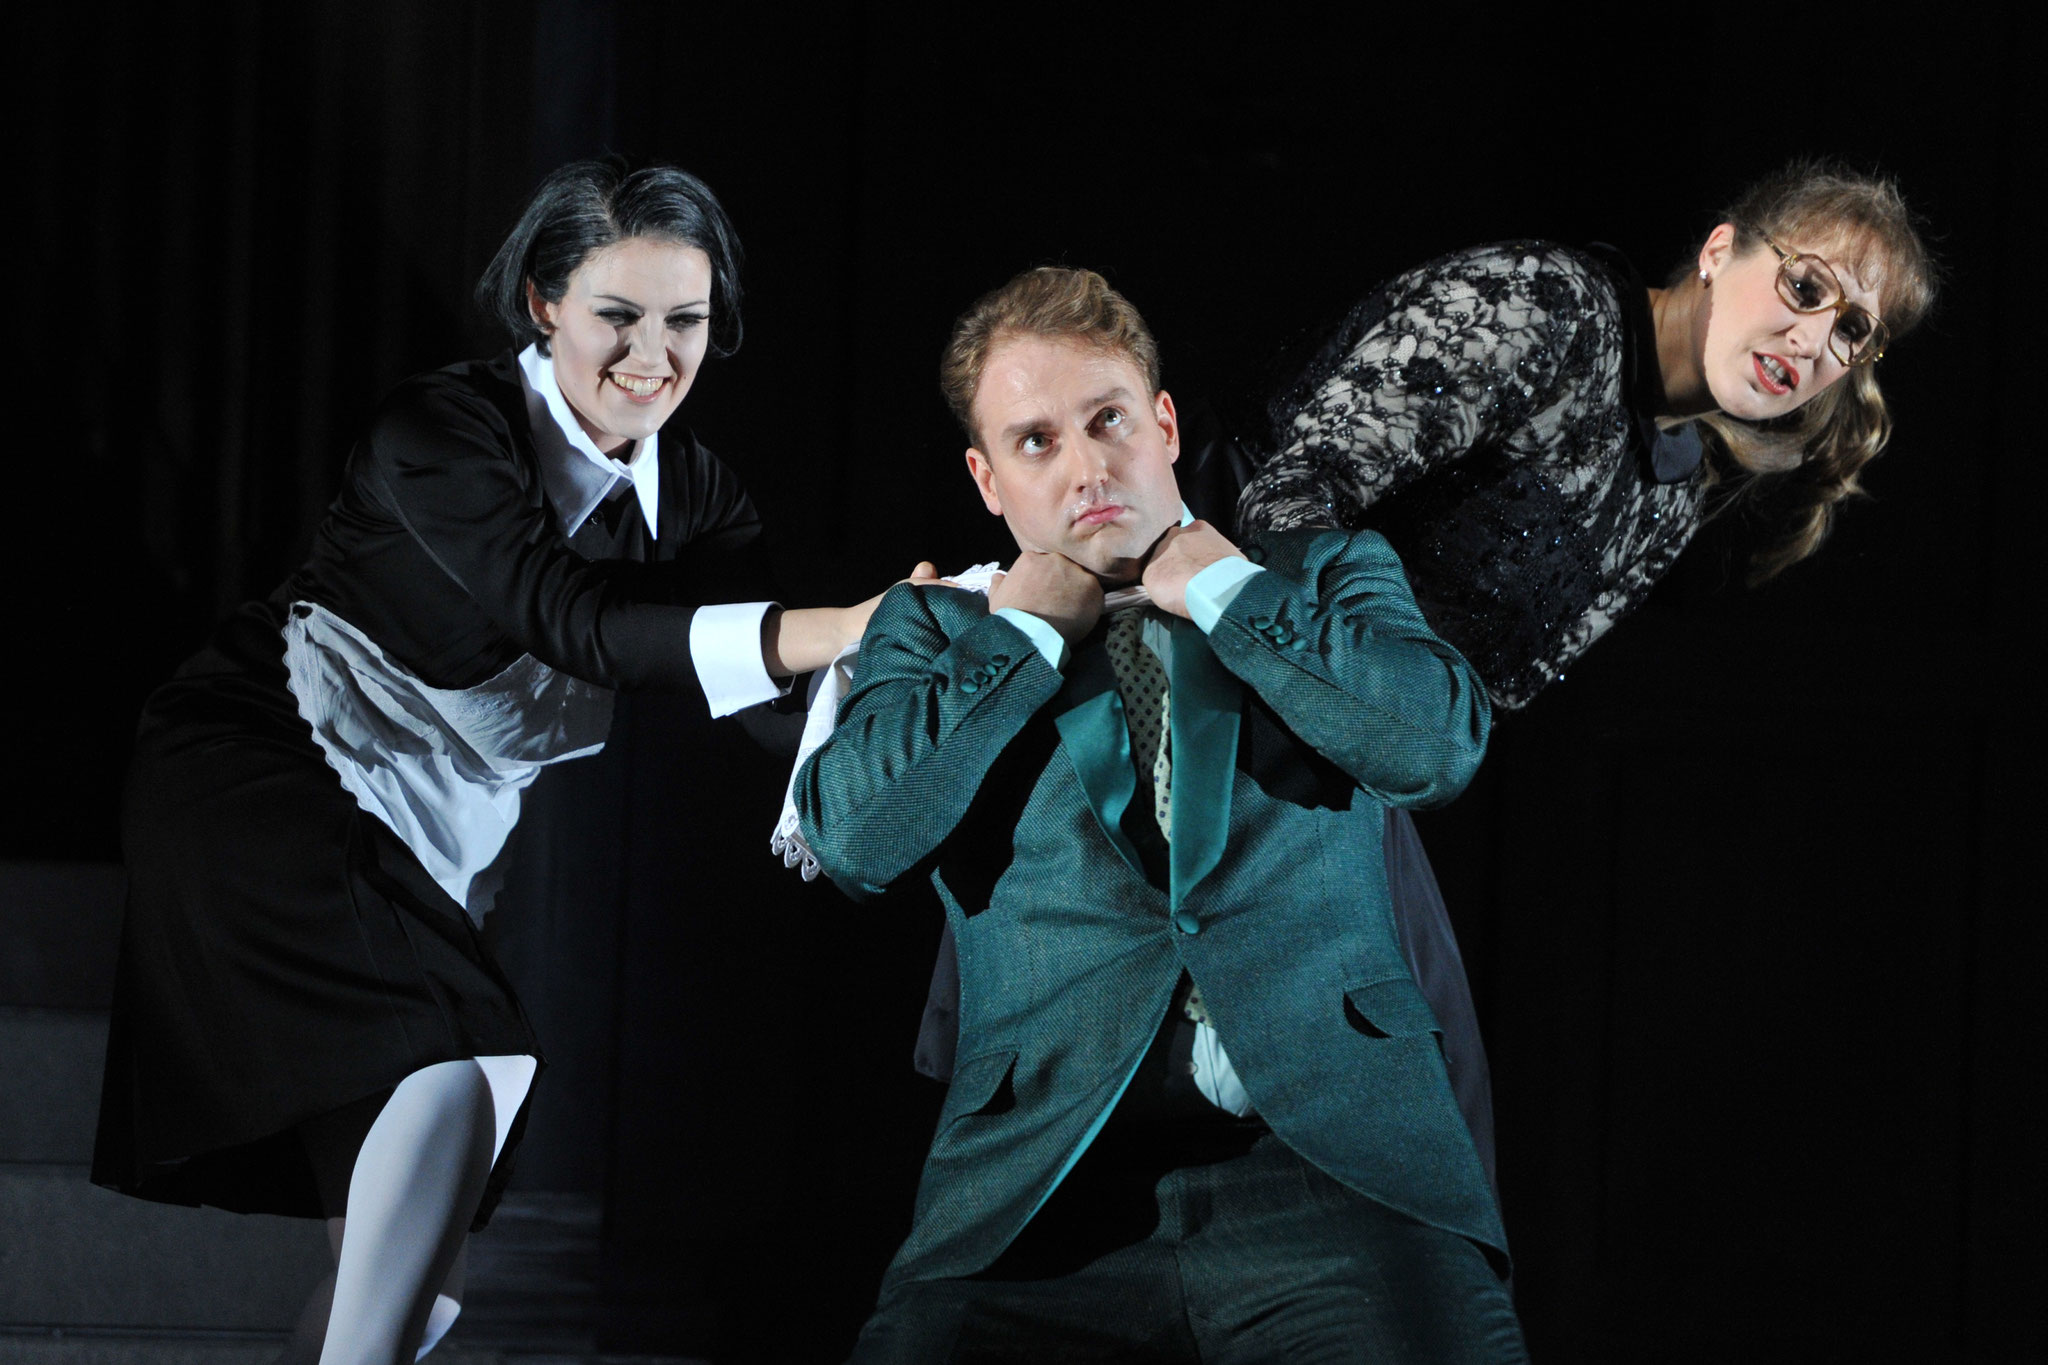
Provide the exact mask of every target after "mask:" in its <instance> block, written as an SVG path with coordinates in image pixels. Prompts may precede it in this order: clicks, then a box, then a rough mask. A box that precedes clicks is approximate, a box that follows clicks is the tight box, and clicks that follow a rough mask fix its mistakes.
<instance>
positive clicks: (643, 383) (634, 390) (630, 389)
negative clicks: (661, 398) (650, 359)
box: [605, 372, 668, 398]
mask: <svg viewBox="0 0 2048 1365" xmlns="http://www.w3.org/2000/svg"><path fill="white" fill-rule="evenodd" d="M605 378H606V379H609V380H611V381H612V383H614V384H617V385H618V386H619V387H620V388H622V389H624V390H625V391H626V392H627V393H630V394H632V395H633V396H634V397H635V398H652V397H654V395H655V394H656V393H659V392H660V391H661V386H662V385H663V384H666V383H667V382H668V381H667V380H666V379H642V378H640V377H638V376H637V375H630V374H619V373H616V372H613V373H611V374H607V375H606V376H605Z"/></svg>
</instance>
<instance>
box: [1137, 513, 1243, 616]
mask: <svg viewBox="0 0 2048 1365" xmlns="http://www.w3.org/2000/svg"><path fill="white" fill-rule="evenodd" d="M1242 558H1244V552H1243V551H1242V550H1240V549H1238V548H1237V546H1235V545H1233V544H1231V543H1230V540H1229V539H1228V538H1227V537H1226V536H1225V535H1224V534H1223V533H1222V532H1221V531H1219V530H1217V529H1216V528H1215V527H1213V526H1211V525H1210V524H1209V523H1208V522H1206V521H1191V522H1189V523H1188V524H1187V525H1185V526H1170V527H1168V528H1167V530H1166V534H1165V535H1163V536H1161V537H1159V539H1158V540H1156V541H1154V542H1153V544H1152V553H1151V554H1149V555H1147V556H1146V558H1145V575H1144V579H1143V582H1144V584H1145V591H1147V592H1149V593H1150V594H1152V605H1153V606H1155V607H1157V608H1159V609H1160V610H1161V611H1170V612H1172V613H1173V614H1174V615H1175V616H1186V615H1187V614H1188V580H1189V579H1190V578H1193V577H1194V576H1195V575H1196V574H1198V573H1200V572H1201V571H1202V570H1204V569H1206V568H1208V567H1209V566H1210V565H1211V564H1214V563H1215V562H1216V561H1217V560H1219V559H1242Z"/></svg>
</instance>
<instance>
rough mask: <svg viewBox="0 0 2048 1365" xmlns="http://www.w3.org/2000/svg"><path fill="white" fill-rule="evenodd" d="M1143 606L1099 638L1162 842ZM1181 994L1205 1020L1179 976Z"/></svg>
mask: <svg viewBox="0 0 2048 1365" xmlns="http://www.w3.org/2000/svg"><path fill="white" fill-rule="evenodd" d="M1144 632H1145V609H1144V608H1143V607H1133V608H1131V609H1130V610H1128V611H1120V612H1118V613H1117V614H1116V615H1114V616H1112V617H1111V618H1110V620H1109V636H1108V638H1107V639H1106V640H1105V641H1104V644H1105V646H1106V647H1107V648H1108V650H1109V662H1110V665H1111V667H1113V668H1114V669H1115V670H1116V685H1117V691H1119V692H1121V693H1122V694H1123V698H1124V718H1125V723H1126V724H1127V725H1129V727H1130V731H1131V757H1132V759H1133V760H1134V761H1135V764H1136V767H1137V769H1138V772H1139V774H1140V775H1141V776H1142V775H1143V774H1146V773H1150V774H1151V779H1150V784H1149V785H1150V786H1151V788H1152V818H1153V819H1154V820H1156V821H1158V822H1159V832H1160V834H1162V835H1163V836H1165V838H1166V840H1167V842H1168V843H1171V842H1172V841H1173V733H1172V730H1173V709H1172V707H1170V706H1168V705H1167V701H1168V693H1167V687H1166V666H1165V665H1164V664H1163V663H1161V662H1160V659H1159V656H1158V655H1157V654H1154V653H1153V652H1152V647H1151V646H1150V645H1148V644H1146V643H1145V639H1144ZM1182 985H1183V986H1184V987H1185V988H1186V990H1187V995H1186V996H1185V997H1184V998H1183V999H1182V1000H1181V1004H1180V1009H1181V1013H1182V1014H1184V1015H1186V1016H1187V1017H1188V1018H1190V1019H1192V1020H1194V1021H1195V1022H1196V1023H1198V1024H1206V1023H1208V1022H1209V1011H1208V1010H1207V1009H1206V1008H1204V1007H1203V1005H1202V993H1201V991H1200V990H1198V989H1196V988H1195V987H1194V986H1193V985H1192V983H1189V982H1187V981H1186V980H1185V979H1183V981H1182Z"/></svg>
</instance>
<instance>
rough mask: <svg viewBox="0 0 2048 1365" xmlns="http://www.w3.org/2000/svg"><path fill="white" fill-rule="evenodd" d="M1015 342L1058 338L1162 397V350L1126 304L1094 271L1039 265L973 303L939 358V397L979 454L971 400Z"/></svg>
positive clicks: (956, 323)
mask: <svg viewBox="0 0 2048 1365" xmlns="http://www.w3.org/2000/svg"><path fill="white" fill-rule="evenodd" d="M1013 336H1035V337H1059V338H1064V339H1066V340H1070V341H1075V342H1078V343H1080V344H1081V345H1084V346H1091V347H1095V348H1098V349H1100V350H1104V351H1108V352H1111V353H1112V354H1115V355H1119V356H1122V357H1123V358H1124V359H1125V360H1128V361H1130V362H1131V364H1132V365H1134V366H1136V367H1137V369H1138V372H1139V373H1140V374H1142V375H1144V376H1145V387H1146V392H1147V393H1148V394H1153V393H1157V392H1159V343H1158V342H1156V341H1154V340H1153V339H1152V329H1151V328H1149V327H1147V326H1146V325H1145V319H1144V318H1142V317H1140V316H1139V315H1138V310H1137V309H1136V308H1133V307H1132V306H1131V301H1130V300H1129V299H1127V298H1125V297H1124V296H1123V295H1122V294H1119V293H1117V292H1116V290H1114V289H1112V288H1110V287H1109V281H1108V280H1105V279H1103V278H1102V276H1100V275H1098V274H1096V273H1095V272H1094V271H1092V270H1074V269H1071V268H1069V267H1067V266H1060V265H1041V266H1039V267H1037V268H1036V269H1032V270H1027V271H1025V272H1024V273H1023V274H1021V275H1018V276H1017V277H1016V278H1014V279H1012V280H1011V281H1010V282H1009V283H1008V284H1006V285H1004V286H1003V287H1002V288H1000V289H995V290H991V291H990V292H988V293H986V294H984V295H982V296H981V297H980V298H979V299H977V300H975V303H974V306H973V307H972V308H969V309H968V310H967V311H966V312H964V313H962V314H961V315H960V317H959V319H958V320H957V321H955V322H954V324H953V335H952V338H951V339H950V340H949V341H947V343H946V351H945V354H944V355H942V356H941V357H940V358H939V390H940V392H942V393H944V394H945V395H946V406H947V407H949V408H951V409H952V410H953V416H954V418H955V419H956V420H958V422H959V423H960V427H961V430H963V431H965V432H966V433H967V439H968V440H970V441H972V442H973V443H974V444H975V445H976V446H977V447H979V446H980V445H981V436H980V434H979V433H977V432H976V431H975V429H974V395H975V392H976V391H977V390H978V389H979V388H980V387H981V372H982V370H983V369H984V368H985V367H986V366H987V365H988V358H989V355H990V353H991V352H993V351H994V350H995V348H996V344H997V343H998V342H1001V341H1003V340H1004V339H1006V338H1008V337H1013Z"/></svg>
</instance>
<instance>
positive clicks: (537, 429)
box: [519, 346, 661, 540]
mask: <svg viewBox="0 0 2048 1365" xmlns="http://www.w3.org/2000/svg"><path fill="white" fill-rule="evenodd" d="M519 377H520V382H521V387H522V388H524V389H525V390H526V416H527V420H528V421H529V422H530V423H531V424H532V426H533V447H534V450H535V452H536V453H537V454H539V456H540V477H541V483H542V484H543V485H544V486H545V487H546V489H547V493H548V501H549V502H551V503H553V504H554V507H555V513H556V515H557V516H559V517H560V518H561V520H562V534H563V535H565V536H567V535H573V534H575V532H576V530H577V529H578V528H579V527H581V526H582V525H583V523H584V522H586V521H588V520H589V519H590V514H591V513H592V512H595V511H596V510H597V508H598V505H599V504H600V503H602V502H603V501H604V500H605V499H606V498H608V497H610V496H611V495H612V493H613V492H614V491H615V490H616V489H617V488H618V486H619V482H620V481H621V480H624V481H626V482H628V483H630V484H632V485H633V492H634V493H635V494H636V495H637V496H638V497H639V500H640V515H641V516H642V517H644V518H645V519H646V521H647V536H648V539H650V540H652V539H654V538H655V537H656V536H657V535H658V532H657V531H656V529H655V523H656V520H657V518H658V516H659V512H660V508H661V457H660V443H661V434H660V433H659V432H656V433H655V434H653V435H651V436H648V437H646V438H645V439H643V440H641V441H639V442H636V443H635V445H634V449H633V458H632V459H631V460H630V461H625V460H615V459H613V458H612V457H611V456H609V455H607V454H605V453H604V452H603V451H601V450H599V449H598V448H597V443H596V442H594V441H592V440H591V439H590V436H589V433H587V432H585V431H584V430H583V424H582V423H580V422H578V421H577V420H576V414H575V412H574V411H572V410H571V409H570V407H569V400H568V399H566V398H564V397H563V396H562V386H561V384H560V383H558V382H557V381H556V379H555V363H554V361H553V360H552V359H551V358H549V357H547V356H544V355H542V354H541V353H540V348H539V347H538V346H528V347H527V348H526V349H525V350H523V351H521V352H520V353H519Z"/></svg>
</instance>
